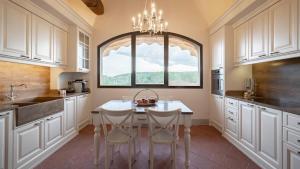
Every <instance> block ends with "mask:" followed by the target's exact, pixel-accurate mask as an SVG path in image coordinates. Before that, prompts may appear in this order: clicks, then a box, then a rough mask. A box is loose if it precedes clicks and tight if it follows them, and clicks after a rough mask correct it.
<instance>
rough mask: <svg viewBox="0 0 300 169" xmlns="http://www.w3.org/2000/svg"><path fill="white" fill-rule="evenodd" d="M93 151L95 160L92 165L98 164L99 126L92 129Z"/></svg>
mask: <svg viewBox="0 0 300 169" xmlns="http://www.w3.org/2000/svg"><path fill="white" fill-rule="evenodd" d="M94 132H95V134H94V149H95V159H94V164H95V165H98V164H99V156H100V124H98V125H95V129H94Z"/></svg>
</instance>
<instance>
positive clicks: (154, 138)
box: [146, 109, 181, 169]
mask: <svg viewBox="0 0 300 169" xmlns="http://www.w3.org/2000/svg"><path fill="white" fill-rule="evenodd" d="M146 113H147V120H148V125H149V158H150V169H153V165H154V157H153V152H154V144H169V145H170V148H171V157H172V168H173V169H175V166H176V142H177V133H176V132H177V131H178V127H179V116H180V113H181V109H176V110H172V111H156V110H153V109H146ZM170 126H171V127H170Z"/></svg>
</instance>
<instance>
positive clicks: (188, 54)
mask: <svg viewBox="0 0 300 169" xmlns="http://www.w3.org/2000/svg"><path fill="white" fill-rule="evenodd" d="M199 54H200V51H199V47H197V46H196V45H195V44H193V43H191V42H188V41H186V40H184V39H182V38H178V37H174V36H170V37H169V67H168V72H169V86H199V85H200V78H201V77H200V57H199Z"/></svg>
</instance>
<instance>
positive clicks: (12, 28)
mask: <svg viewBox="0 0 300 169" xmlns="http://www.w3.org/2000/svg"><path fill="white" fill-rule="evenodd" d="M0 3H1V5H0V6H1V7H0V10H2V12H1V15H0V17H1V18H0V26H1V28H0V33H1V36H0V37H1V38H0V54H3V55H6V56H11V57H16V58H22V59H28V58H30V57H31V13H30V12H29V11H27V10H25V9H23V8H22V7H19V6H18V5H15V4H13V3H12V2H9V1H1V2H0Z"/></svg>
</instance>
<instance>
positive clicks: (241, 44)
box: [233, 22, 249, 63]
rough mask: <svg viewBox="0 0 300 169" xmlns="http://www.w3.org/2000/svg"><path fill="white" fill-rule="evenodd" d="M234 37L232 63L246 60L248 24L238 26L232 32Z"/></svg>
mask: <svg viewBox="0 0 300 169" xmlns="http://www.w3.org/2000/svg"><path fill="white" fill-rule="evenodd" d="M233 35H234V57H235V58H234V62H236V63H240V62H246V61H247V60H248V53H249V52H248V22H246V23H243V24H242V25H240V26H238V27H237V28H235V29H234V31H233Z"/></svg>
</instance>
